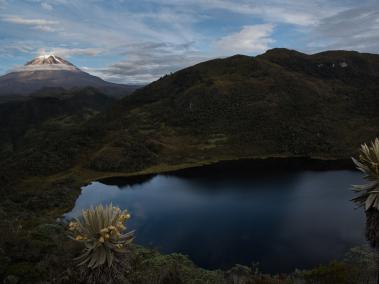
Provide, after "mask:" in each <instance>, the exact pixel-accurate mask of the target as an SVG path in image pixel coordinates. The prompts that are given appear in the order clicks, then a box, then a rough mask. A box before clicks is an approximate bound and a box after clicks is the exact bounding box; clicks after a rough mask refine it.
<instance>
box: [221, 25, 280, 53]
mask: <svg viewBox="0 0 379 284" xmlns="http://www.w3.org/2000/svg"><path fill="white" fill-rule="evenodd" d="M273 30H274V25H272V24H261V25H253V26H244V27H242V29H241V30H240V31H239V32H236V33H232V34H229V35H227V36H224V37H222V38H221V39H219V40H218V41H216V43H215V46H216V48H218V49H220V50H223V51H226V52H228V53H244V52H246V53H258V52H263V51H265V50H267V49H269V48H270V45H271V44H272V43H274V42H275V41H274V39H273V38H271V35H272V32H273Z"/></svg>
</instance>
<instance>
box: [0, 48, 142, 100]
mask: <svg viewBox="0 0 379 284" xmlns="http://www.w3.org/2000/svg"><path fill="white" fill-rule="evenodd" d="M84 87H94V88H97V89H99V91H101V92H104V93H105V94H107V95H110V96H123V95H127V94H129V93H131V92H132V91H133V90H135V89H136V88H137V87H136V86H128V85H122V84H115V83H110V82H107V81H104V80H103V79H100V78H99V77H96V76H93V75H91V74H88V73H86V72H84V71H82V70H80V69H79V68H78V67H76V66H75V65H73V64H72V63H70V62H68V61H67V60H65V59H63V58H61V57H59V56H56V55H53V54H47V55H41V56H38V57H36V58H34V59H33V60H31V61H29V62H27V63H26V64H25V65H23V66H20V67H17V68H15V69H14V70H12V71H11V72H10V73H8V74H6V75H4V76H1V77H0V96H15V95H22V96H27V95H29V94H32V93H35V92H36V91H38V90H40V89H43V88H63V89H65V90H70V89H73V88H84Z"/></svg>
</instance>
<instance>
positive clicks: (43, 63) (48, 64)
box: [14, 54, 80, 72]
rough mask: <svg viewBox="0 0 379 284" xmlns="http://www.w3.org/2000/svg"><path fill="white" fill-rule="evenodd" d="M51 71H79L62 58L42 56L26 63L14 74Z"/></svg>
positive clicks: (49, 55) (50, 55) (51, 55)
mask: <svg viewBox="0 0 379 284" xmlns="http://www.w3.org/2000/svg"><path fill="white" fill-rule="evenodd" d="M52 70H66V71H75V72H78V71H80V69H79V68H77V67H76V66H75V65H73V64H72V63H70V62H68V61H67V60H64V59H63V58H61V57H59V56H56V55H54V54H43V55H40V56H38V57H36V58H34V59H33V60H31V61H29V62H27V63H26V64H25V65H24V66H21V67H18V68H16V69H15V70H14V71H15V72H22V71H52Z"/></svg>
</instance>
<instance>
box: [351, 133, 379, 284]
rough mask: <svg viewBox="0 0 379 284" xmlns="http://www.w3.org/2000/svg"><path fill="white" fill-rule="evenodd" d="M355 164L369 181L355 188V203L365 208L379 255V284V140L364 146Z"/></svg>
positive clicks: (369, 237)
mask: <svg viewBox="0 0 379 284" xmlns="http://www.w3.org/2000/svg"><path fill="white" fill-rule="evenodd" d="M353 162H354V163H355V165H356V166H357V169H358V170H360V171H361V172H362V173H363V174H364V178H365V179H366V180H367V183H366V184H363V185H355V186H353V190H354V191H355V192H356V193H357V194H358V195H357V197H355V198H354V199H353V201H354V202H356V203H358V204H359V205H360V206H363V207H364V208H365V212H366V237H367V240H368V241H369V243H370V245H371V246H372V247H373V248H375V249H376V251H377V254H378V265H377V266H378V280H377V283H378V284H379V139H378V138H376V139H375V141H374V142H372V143H371V144H369V145H367V144H363V145H362V146H361V148H360V152H359V156H358V158H357V159H354V158H353Z"/></svg>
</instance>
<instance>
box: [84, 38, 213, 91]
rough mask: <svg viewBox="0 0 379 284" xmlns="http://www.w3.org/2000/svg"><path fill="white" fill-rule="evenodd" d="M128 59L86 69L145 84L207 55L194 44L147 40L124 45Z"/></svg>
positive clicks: (116, 79) (111, 77)
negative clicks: (195, 48)
mask: <svg viewBox="0 0 379 284" xmlns="http://www.w3.org/2000/svg"><path fill="white" fill-rule="evenodd" d="M125 48H126V51H125V55H126V56H127V60H123V61H121V62H118V63H116V64H112V65H110V66H108V67H106V68H101V69H94V68H84V70H85V71H87V72H90V73H92V74H94V75H97V76H100V77H102V78H104V79H106V80H108V81H112V82H117V83H125V82H126V83H134V84H146V83H149V82H152V81H154V80H156V79H158V78H159V77H161V76H162V75H164V74H168V73H171V72H175V71H177V70H179V69H182V68H184V67H188V66H191V65H193V64H196V63H199V62H202V61H204V60H206V59H208V57H206V56H204V55H203V54H201V53H199V52H196V51H195V50H193V49H192V43H191V42H189V43H184V44H172V43H163V42H161V43H153V42H145V43H140V44H131V45H128V46H125Z"/></svg>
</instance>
